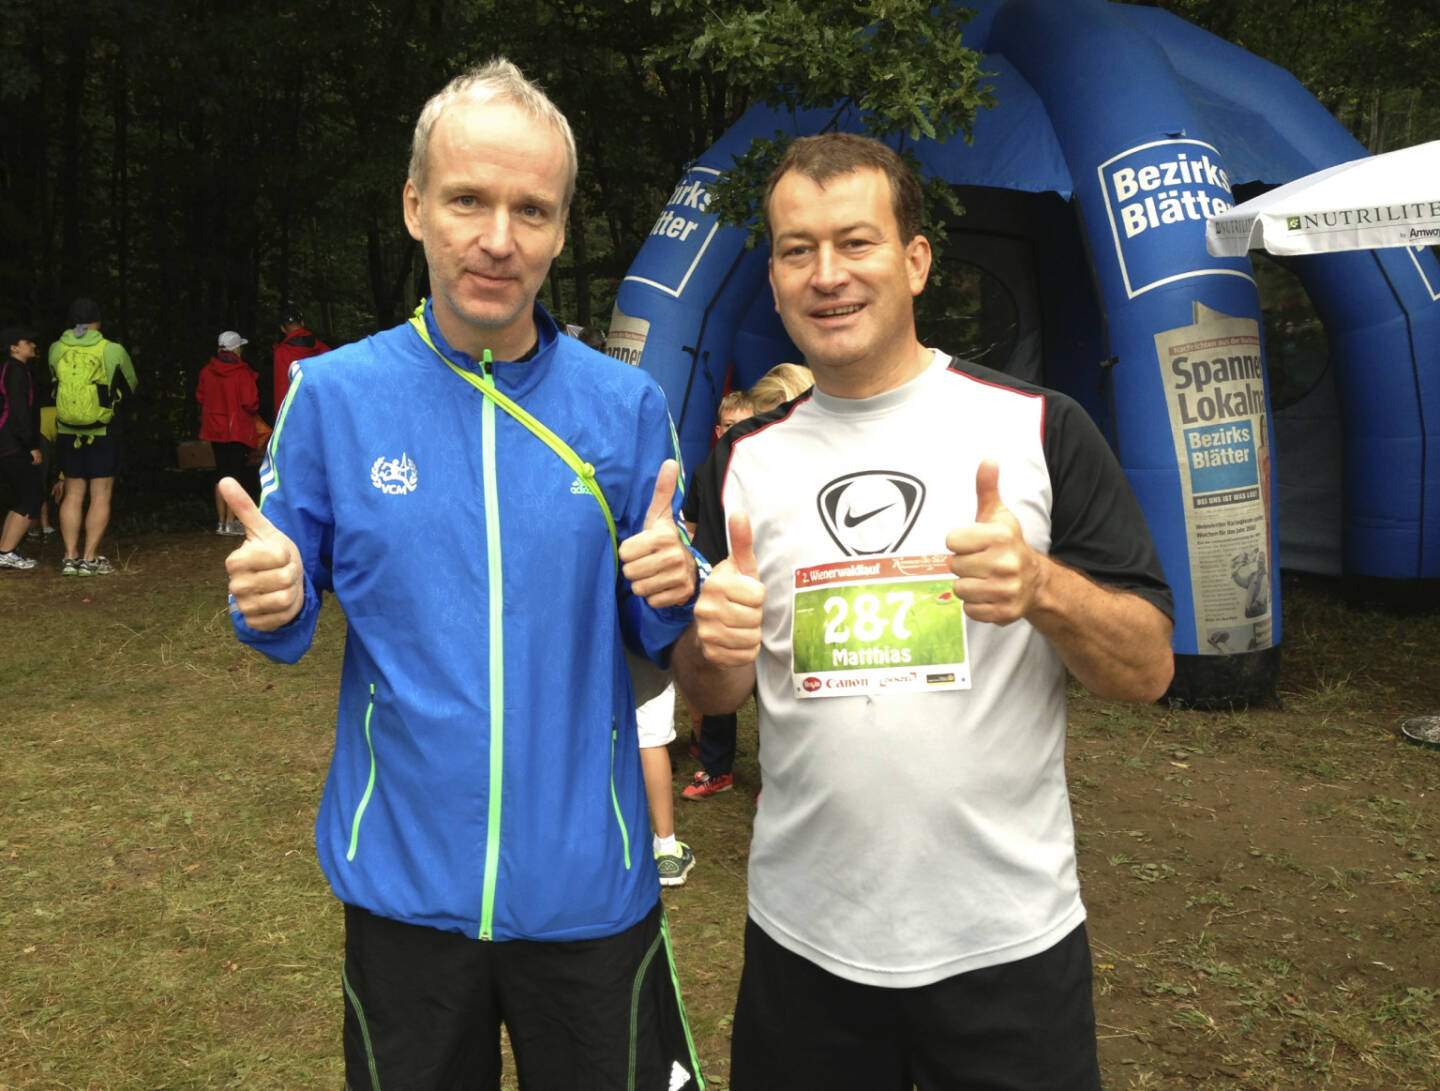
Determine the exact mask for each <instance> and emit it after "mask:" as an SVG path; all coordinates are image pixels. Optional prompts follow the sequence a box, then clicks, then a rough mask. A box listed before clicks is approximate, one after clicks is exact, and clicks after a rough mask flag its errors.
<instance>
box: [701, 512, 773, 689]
mask: <svg viewBox="0 0 1440 1091" xmlns="http://www.w3.org/2000/svg"><path fill="white" fill-rule="evenodd" d="M764 606H765V585H764V584H763V583H761V582H760V567H759V565H758V564H757V563H756V560H755V545H754V538H753V533H752V531H751V528H750V517H749V516H748V515H745V514H744V513H742V512H736V513H735V514H734V515H732V516H730V556H728V557H726V558H725V560H723V561H721V562H720V563H719V564H718V565H716V566H715V568H714V569H713V570H712V571H711V573H710V576H709V578H708V579H707V580H706V581H705V586H704V587H702V588H701V589H700V598H699V601H697V602H696V603H695V635H696V637H697V639H698V640H699V642H700V650H701V652H702V653H703V654H704V656H705V658H706V659H708V660H709V661H710V662H711V663H713V664H715V665H716V666H718V667H742V666H745V665H746V664H748V663H753V662H754V661H755V659H756V657H757V656H758V655H759V654H760V622H761V618H762V616H763V613H764V609H763V608H764Z"/></svg>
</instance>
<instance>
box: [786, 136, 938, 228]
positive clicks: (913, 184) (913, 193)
mask: <svg viewBox="0 0 1440 1091" xmlns="http://www.w3.org/2000/svg"><path fill="white" fill-rule="evenodd" d="M867 168H870V169H874V170H878V171H880V172H881V173H882V174H884V175H885V177H886V178H888V179H889V180H890V207H891V209H892V210H893V211H894V213H895V224H896V226H897V227H898V228H899V229H900V241H901V243H909V241H910V240H911V239H913V238H914V237H915V236H916V235H918V234H920V228H921V223H922V218H923V216H924V210H925V199H924V195H923V194H922V193H921V191H920V183H919V182H918V181H916V179H915V174H914V172H912V171H911V170H910V168H909V167H908V166H906V165H905V160H903V159H901V158H900V156H899V155H897V154H896V153H895V151H894V149H893V148H891V147H890V146H889V145H888V144H882V143H880V141H878V140H874V139H872V138H870V137H868V136H857V135H856V134H855V133H821V134H820V135H819V136H802V137H800V138H799V139H798V140H795V141H793V142H791V144H790V146H789V147H788V148H786V149H785V154H784V155H783V156H781V158H780V162H779V164H778V165H777V166H776V167H775V170H774V172H773V173H771V175H770V180H769V181H768V182H766V183H765V196H764V197H763V198H761V201H760V209H761V211H762V212H763V213H764V216H765V235H766V237H767V238H769V239H772V240H773V239H774V237H775V233H774V231H773V230H772V229H771V227H770V198H771V196H772V195H773V194H774V192H775V186H776V185H777V184H778V183H779V181H780V179H781V178H783V177H784V176H785V175H787V174H789V173H790V172H791V171H795V172H797V173H799V174H803V175H804V176H805V177H806V178H809V179H810V181H812V182H814V183H815V184H816V185H817V186H823V185H824V184H825V183H826V182H828V181H830V179H832V178H834V177H837V176H838V175H841V174H850V173H852V172H853V171H857V170H865V169H867Z"/></svg>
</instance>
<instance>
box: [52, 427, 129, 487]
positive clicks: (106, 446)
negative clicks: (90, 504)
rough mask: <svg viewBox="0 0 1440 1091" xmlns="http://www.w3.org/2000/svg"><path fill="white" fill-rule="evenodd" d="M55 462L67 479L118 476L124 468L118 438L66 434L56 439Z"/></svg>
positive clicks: (61, 434)
mask: <svg viewBox="0 0 1440 1091" xmlns="http://www.w3.org/2000/svg"><path fill="white" fill-rule="evenodd" d="M56 444H57V453H56V459H55V460H56V461H57V462H58V463H59V464H60V472H61V473H62V474H64V475H65V476H66V477H75V478H84V479H85V480H86V481H90V480H93V479H94V478H97V477H117V476H118V475H119V473H120V471H121V470H122V469H124V468H125V459H124V450H123V448H122V445H121V443H120V437H119V436H94V437H88V436H72V435H69V434H67V433H65V432H62V433H60V435H59V436H58V437H57V439H56Z"/></svg>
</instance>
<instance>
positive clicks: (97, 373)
mask: <svg viewBox="0 0 1440 1091" xmlns="http://www.w3.org/2000/svg"><path fill="white" fill-rule="evenodd" d="M100 322H101V313H100V305H99V304H98V303H96V302H95V301H94V300H93V299H89V298H86V297H85V296H80V297H79V298H77V299H75V300H74V302H72V303H71V304H70V325H71V328H70V329H68V330H66V331H65V332H64V333H62V334H61V335H60V340H58V341H56V342H55V343H54V344H52V345H51V346H50V377H51V379H52V381H53V382H54V384H55V424H56V431H57V432H58V437H57V439H58V453H57V457H58V462H59V465H60V472H61V473H62V474H64V475H65V495H64V499H62V500H61V502H60V535H61V537H62V538H64V540H65V559H64V560H63V561H62V562H61V566H60V574H61V575H63V576H108V575H109V574H110V573H112V572H114V571H115V566H114V565H113V564H112V563H111V562H110V561H108V560H107V559H106V558H104V557H102V556H101V555H100V554H99V549H100V540H101V538H103V537H104V535H105V529H106V527H107V526H108V525H109V523H110V504H111V496H112V494H113V492H114V488H115V475H116V474H118V473H119V472H120V469H121V467H122V466H123V464H124V458H123V455H124V450H123V447H122V445H121V439H120V418H119V417H118V416H117V411H118V409H119V406H120V403H121V402H122V401H123V399H124V398H125V397H127V396H128V395H130V394H132V393H134V391H135V389H136V388H137V387H138V386H139V385H140V384H139V380H138V379H137V378H136V376H135V365H134V364H133V363H131V362H130V354H129V353H128V352H126V351H125V348H124V346H122V345H120V344H118V343H117V342H115V341H107V340H106V339H105V338H104V337H103V336H101V333H100ZM87 492H88V494H89V496H90V507H89V510H88V511H86V510H85V496H86V494H87ZM82 514H83V520H82ZM82 522H83V526H84V531H85V536H84V542H83V549H82V548H81V547H82V542H81V536H80V532H81V527H82Z"/></svg>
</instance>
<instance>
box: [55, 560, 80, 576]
mask: <svg viewBox="0 0 1440 1091" xmlns="http://www.w3.org/2000/svg"><path fill="white" fill-rule="evenodd" d="M84 567H85V562H84V561H82V560H81V559H80V558H79V557H66V558H65V559H64V560H63V561H61V562H60V575H62V576H78V575H80V574H81V572H80V569H82V568H84Z"/></svg>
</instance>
